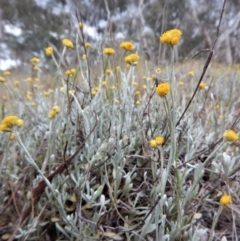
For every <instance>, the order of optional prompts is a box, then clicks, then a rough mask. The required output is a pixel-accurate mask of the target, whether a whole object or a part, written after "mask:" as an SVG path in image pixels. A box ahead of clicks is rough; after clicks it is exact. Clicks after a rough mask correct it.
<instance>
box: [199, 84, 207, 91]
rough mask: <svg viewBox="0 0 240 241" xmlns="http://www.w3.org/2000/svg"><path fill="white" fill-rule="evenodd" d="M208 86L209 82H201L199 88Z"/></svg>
mask: <svg viewBox="0 0 240 241" xmlns="http://www.w3.org/2000/svg"><path fill="white" fill-rule="evenodd" d="M206 86H207V83H205V82H201V83H200V84H199V86H198V88H199V89H201V90H202V89H205V87H206Z"/></svg>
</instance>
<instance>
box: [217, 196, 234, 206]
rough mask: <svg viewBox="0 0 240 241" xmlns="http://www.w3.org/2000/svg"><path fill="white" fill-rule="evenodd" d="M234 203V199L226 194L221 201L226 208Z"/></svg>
mask: <svg viewBox="0 0 240 241" xmlns="http://www.w3.org/2000/svg"><path fill="white" fill-rule="evenodd" d="M230 203H232V198H231V196H230V195H227V194H224V195H223V196H222V197H221V199H220V204H221V205H222V206H224V207H226V206H227V205H228V204H230Z"/></svg>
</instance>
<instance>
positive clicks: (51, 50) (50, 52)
mask: <svg viewBox="0 0 240 241" xmlns="http://www.w3.org/2000/svg"><path fill="white" fill-rule="evenodd" d="M45 54H46V55H47V56H51V55H52V54H53V47H51V46H50V47H47V48H45Z"/></svg>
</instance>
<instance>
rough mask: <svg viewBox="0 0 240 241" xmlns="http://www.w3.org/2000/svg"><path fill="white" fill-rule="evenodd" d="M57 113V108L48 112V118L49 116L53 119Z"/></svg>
mask: <svg viewBox="0 0 240 241" xmlns="http://www.w3.org/2000/svg"><path fill="white" fill-rule="evenodd" d="M56 115H57V113H56V111H55V110H50V111H49V112H48V118H49V119H53V118H54V117H55V116H56Z"/></svg>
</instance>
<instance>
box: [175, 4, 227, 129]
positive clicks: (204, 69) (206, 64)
mask: <svg viewBox="0 0 240 241" xmlns="http://www.w3.org/2000/svg"><path fill="white" fill-rule="evenodd" d="M225 3H226V0H224V2H223V6H222V11H221V15H220V19H219V23H218V26H217V36H216V39H215V41H214V43H213V45H212V48H211V49H209V50H202V51H201V52H203V51H210V53H209V55H208V58H207V61H206V63H205V65H204V67H203V71H202V74H201V77H200V79H199V81H198V84H197V86H196V88H195V90H194V93H193V95H192V97H191V99H190V100H189V102H188V104H187V106H186V108H185V110H184V111H183V113H182V115H181V117H180V118H179V119H178V121H177V123H176V126H178V125H179V124H180V122H181V120H182V118H183V116H184V115H185V113H186V112H187V110H188V108H189V106H190V105H191V103H192V101H193V99H194V97H195V95H196V93H197V90H198V87H199V85H200V83H201V82H202V80H203V77H204V75H205V73H206V71H207V68H208V66H209V64H210V62H211V59H212V56H213V50H214V48H215V45H216V43H217V40H218V36H219V29H220V25H221V22H222V17H223V12H224V10H225ZM201 52H200V53H201ZM197 55H198V54H197ZM195 56H196V55H195ZM195 56H194V57H195ZM194 57H193V58H194Z"/></svg>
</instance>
